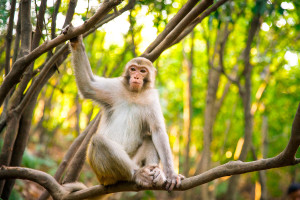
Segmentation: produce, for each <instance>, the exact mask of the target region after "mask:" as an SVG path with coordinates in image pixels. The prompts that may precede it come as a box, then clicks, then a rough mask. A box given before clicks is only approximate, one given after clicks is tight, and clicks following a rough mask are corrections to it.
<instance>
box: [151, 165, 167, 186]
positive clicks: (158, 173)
mask: <svg viewBox="0 0 300 200" xmlns="http://www.w3.org/2000/svg"><path fill="white" fill-rule="evenodd" d="M153 171H154V175H153V183H154V185H155V186H163V185H164V184H165V183H166V181H167V178H166V175H165V173H164V172H163V171H162V170H161V169H160V168H159V167H158V166H156V167H155V168H154V169H153Z"/></svg>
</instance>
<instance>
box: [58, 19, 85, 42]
mask: <svg viewBox="0 0 300 200" xmlns="http://www.w3.org/2000/svg"><path fill="white" fill-rule="evenodd" d="M73 29H74V26H73V25H72V24H69V25H67V26H66V27H65V28H63V29H62V31H61V32H62V34H64V35H66V34H68V33H72V31H73ZM81 40H82V35H80V36H76V37H73V38H71V39H70V42H71V45H72V43H78V42H80V41H81Z"/></svg>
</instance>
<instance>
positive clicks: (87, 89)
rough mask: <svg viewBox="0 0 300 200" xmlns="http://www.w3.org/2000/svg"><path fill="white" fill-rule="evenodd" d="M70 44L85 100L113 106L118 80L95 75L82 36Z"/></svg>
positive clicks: (79, 87)
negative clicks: (113, 96)
mask: <svg viewBox="0 0 300 200" xmlns="http://www.w3.org/2000/svg"><path fill="white" fill-rule="evenodd" d="M70 44H71V45H70V46H71V51H72V64H73V67H74V71H75V77H76V83H77V86H78V89H79V91H80V93H81V94H82V95H83V97H84V98H89V99H93V100H96V101H97V102H99V103H106V104H107V103H108V104H111V103H112V101H113V98H112V95H113V92H114V91H115V90H116V85H117V84H118V83H117V82H118V80H117V79H107V78H103V77H98V76H95V75H94V74H93V72H92V70H91V66H90V62H89V60H88V57H87V55H86V52H85V47H84V44H83V41H82V36H78V37H77V38H74V39H72V40H70Z"/></svg>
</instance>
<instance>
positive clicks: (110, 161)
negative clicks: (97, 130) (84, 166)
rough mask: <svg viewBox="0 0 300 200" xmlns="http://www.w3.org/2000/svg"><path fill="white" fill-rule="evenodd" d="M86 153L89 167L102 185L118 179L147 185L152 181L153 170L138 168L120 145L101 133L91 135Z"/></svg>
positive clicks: (112, 182)
mask: <svg viewBox="0 0 300 200" xmlns="http://www.w3.org/2000/svg"><path fill="white" fill-rule="evenodd" d="M87 155H88V161H89V163H90V165H91V167H92V168H93V170H94V172H95V173H96V175H97V178H98V180H99V182H100V183H101V184H103V185H110V184H114V183H116V182H118V181H136V183H138V184H140V185H142V186H146V187H148V186H151V185H152V183H153V175H154V172H152V171H151V170H150V169H148V168H141V169H139V167H138V166H137V165H136V164H135V163H134V162H133V161H132V160H131V159H130V157H129V155H128V154H127V153H126V152H125V151H124V149H123V148H122V146H121V145H119V144H118V143H116V142H114V141H112V140H110V139H108V138H106V137H105V136H103V135H100V134H96V135H94V136H93V138H92V139H91V142H90V145H89V148H88V153H87Z"/></svg>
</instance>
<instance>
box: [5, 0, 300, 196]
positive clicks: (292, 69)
mask: <svg viewBox="0 0 300 200" xmlns="http://www.w3.org/2000/svg"><path fill="white" fill-rule="evenodd" d="M14 2H15V1H6V0H1V4H0V47H1V48H0V73H1V76H0V83H2V82H3V81H4V78H5V75H6V74H7V73H8V72H9V71H10V67H11V66H12V65H13V63H14V62H15V61H16V59H17V57H18V56H20V54H22V52H20V51H19V49H20V48H19V41H20V38H18V37H22V36H20V34H18V33H20V27H19V26H18V25H19V23H20V22H19V21H18V20H20V15H19V16H18V13H19V9H20V2H15V8H13V10H15V14H14V15H15V16H14V17H13V21H12V22H13V26H12V29H10V27H11V26H10V25H9V24H10V23H12V22H10V23H9V20H10V18H11V16H12V12H11V9H12V5H13V4H14ZM41 2H42V1H40V0H35V1H31V5H30V7H31V9H30V12H31V17H30V22H31V24H30V25H29V26H32V27H33V30H35V28H34V27H36V26H37V24H38V22H37V21H38V20H37V16H38V13H39V11H40V9H41ZM44 2H46V11H45V15H44V16H45V17H44V20H43V23H42V24H43V31H42V35H41V41H40V42H38V44H39V43H43V42H44V41H46V40H50V39H53V38H55V37H56V36H57V35H59V34H61V30H62V28H63V27H64V26H65V25H66V24H65V22H66V21H67V20H68V19H67V18H66V16H68V10H69V9H70V5H72V4H73V6H75V7H74V8H75V13H74V15H73V19H72V18H71V19H72V24H73V26H75V27H76V26H80V25H81V24H83V23H84V21H85V20H87V19H89V18H90V17H91V16H93V14H94V13H95V12H96V10H97V9H98V7H99V4H100V2H99V1H97V0H87V1H85V0H79V1H76V0H71V1H70V2H69V1H65V0H63V1H60V0H57V1H53V0H48V1H44ZM58 2H59V3H58ZM130 2H132V1H129V2H128V1H124V2H122V3H121V4H120V5H119V6H118V8H119V7H120V8H122V7H124V6H125V5H127V4H128V3H130ZM133 2H134V3H133V4H132V7H130V9H128V10H127V11H125V12H124V13H118V14H120V15H119V16H118V14H116V17H115V18H114V19H113V20H111V21H109V22H108V23H106V24H104V25H103V26H101V27H99V28H97V30H95V31H94V32H93V33H91V34H89V35H88V36H87V37H86V38H85V39H84V43H85V45H86V52H87V54H88V57H89V59H90V63H91V66H92V70H93V72H94V73H95V74H98V75H100V76H104V77H116V76H120V75H121V73H122V70H123V66H124V65H125V64H126V62H128V61H129V60H130V59H131V58H133V57H136V56H139V55H141V54H142V53H143V52H144V51H145V50H146V48H147V47H148V46H149V45H150V43H151V42H152V41H153V40H154V39H155V38H156V37H157V35H158V34H159V33H161V32H162V31H163V30H164V29H165V27H166V25H167V23H168V22H169V21H170V19H171V18H172V17H173V16H174V15H175V14H176V13H177V12H178V11H179V9H180V8H181V7H182V6H183V5H184V4H185V3H186V1H181V0H174V1H171V0H159V1H151V0H145V1H136V2H135V1H133ZM54 13H56V16H55V15H54ZM299 15H300V2H299V1H297V0H292V1H279V0H268V1H264V0H257V1H254V0H236V1H228V2H226V3H225V4H224V5H222V6H220V7H219V8H218V9H217V10H216V11H215V12H213V13H211V14H210V15H209V16H208V17H206V18H204V19H203V20H202V22H201V23H200V24H198V25H197V26H196V27H195V28H194V30H193V31H192V32H191V33H190V34H189V35H188V36H186V37H185V38H184V39H183V40H182V41H180V42H179V43H178V44H176V45H174V46H172V47H170V48H168V49H167V50H165V51H164V52H163V53H162V54H161V55H160V56H159V58H158V59H157V60H156V61H155V62H154V66H155V67H156V68H157V70H158V74H157V80H156V87H157V89H158V91H159V94H160V102H161V105H162V109H163V113H164V117H165V122H166V125H167V130H168V134H169V138H170V144H171V148H172V151H173V157H174V162H175V168H176V171H178V172H179V173H182V174H184V175H185V176H187V177H189V176H193V175H195V174H199V173H201V172H204V171H206V170H208V169H210V168H212V167H216V166H218V165H220V164H224V163H227V162H228V161H232V160H243V161H253V160H257V159H262V158H269V157H273V156H276V155H277V154H279V153H280V152H281V151H282V150H283V149H284V147H285V146H286V144H287V143H288V141H289V138H290V133H291V127H292V122H293V118H294V116H295V113H296V110H297V106H298V104H299V100H300V68H299V56H300V40H299V39H300V18H299V17H300V16H299ZM54 16H55V17H54ZM55 22H56V23H55ZM53 24H55V26H53ZM53 27H54V29H53ZM10 32H11V36H10V37H8V36H9V33H10ZM32 35H33V34H32ZM9 41H10V42H9ZM16 41H18V42H16ZM8 44H9V48H8ZM21 49H22V48H21ZM7 52H9V53H10V55H9V56H7V55H8V53H7ZM54 52H55V50H53V51H52V52H50V51H49V52H48V54H43V55H42V56H40V57H39V58H38V59H36V60H35V62H34V65H32V73H31V74H30V76H31V77H30V78H29V80H30V79H31V78H32V77H34V76H37V74H39V73H40V71H41V70H42V67H43V65H45V61H46V60H47V59H49V57H51V56H52V55H53V54H54ZM7 61H9V62H7ZM62 61H63V62H61V63H59V65H58V64H57V66H55V69H54V71H53V72H52V74H51V76H50V77H51V78H50V77H49V80H48V81H47V82H45V84H44V85H43V87H42V88H41V90H40V93H38V96H37V100H36V102H35V105H34V110H33V114H32V116H31V115H29V116H27V117H29V119H30V120H31V119H32V121H30V120H29V123H30V126H29V127H30V128H29V130H30V131H29V136H28V138H27V139H28V143H27V144H26V146H27V147H26V150H25V152H24V155H23V153H22V152H21V156H22V155H23V159H22V160H21V161H22V162H21V163H20V164H21V166H24V167H28V168H33V169H38V170H41V171H44V172H47V173H49V174H51V175H54V174H55V172H56V170H57V168H58V166H59V164H60V163H61V162H62V159H63V157H64V155H65V153H66V152H67V150H68V148H69V147H70V145H71V144H72V142H73V141H74V139H75V138H76V137H78V136H79V135H80V134H81V133H82V132H83V131H84V130H85V128H86V127H87V125H88V124H89V122H90V121H92V119H93V118H94V117H95V116H96V115H97V114H98V112H99V111H100V108H99V106H98V105H96V104H95V103H94V102H92V101H90V100H83V99H81V98H80V97H79V95H78V91H77V87H76V83H75V78H74V75H73V70H72V67H71V63H70V56H67V55H66V56H65V59H64V60H62ZM7 66H9V67H7ZM27 75H28V74H26V73H25V74H24V77H22V78H23V79H24V78H26V76H27ZM28 83H29V84H28V85H27V84H26V85H25V88H24V90H23V93H24V96H25V93H26V92H27V90H28V88H29V85H30V83H31V82H30V81H29V82H28ZM18 87H24V86H22V85H21V84H19V85H18V86H17V87H16V88H18ZM11 94H12V93H11ZM247 105H250V106H248V107H247ZM9 106H10V105H9V103H8V99H7V101H5V102H4V105H2V107H1V108H0V112H1V120H0V128H1V130H0V131H1V139H0V144H1V146H2V145H3V141H4V137H5V132H6V131H7V127H8V126H6V125H7V124H6V120H7V119H8V118H7V116H8V115H7V114H6V112H7V110H9V108H10V107H9ZM22 118H24V119H26V120H28V118H26V115H25V116H23V117H22ZM27 139H26V140H27ZM245 146H247V147H248V148H246V149H247V151H245V152H243V151H242V149H243V147H245ZM2 152H3V150H2ZM296 156H297V157H300V152H299V151H298V152H297V154H296ZM234 177H235V180H234V179H232V178H229V177H223V178H220V179H216V180H214V181H211V182H209V183H208V184H205V185H203V186H199V187H196V188H193V189H191V190H188V191H185V192H172V193H171V194H167V193H166V192H157V191H145V192H139V193H135V192H129V193H124V194H122V193H117V194H114V195H112V196H110V197H109V198H110V199H118V198H125V199H129V198H132V199H155V198H157V199H159V198H161V197H162V196H164V198H169V199H181V198H188V199H196V198H199V197H201V198H202V199H224V198H225V197H230V198H228V199H234V198H236V199H260V198H261V199H285V198H286V191H287V187H288V186H289V184H290V183H292V182H300V171H299V166H289V167H283V168H278V169H271V170H267V171H261V172H252V173H247V174H243V175H240V176H239V177H237V176H234ZM79 181H80V182H83V183H85V184H86V185H88V186H93V185H96V184H97V180H96V178H95V176H94V174H93V172H92V171H91V169H90V168H89V166H88V165H87V164H85V165H84V168H83V170H82V171H81V173H80V177H79ZM13 185H14V188H13V190H12V193H11V195H10V199H37V198H38V197H39V196H40V195H41V194H42V192H43V188H42V187H40V186H39V185H37V184H36V183H33V182H30V181H26V180H17V181H16V183H15V184H13ZM4 187H5V186H4Z"/></svg>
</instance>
